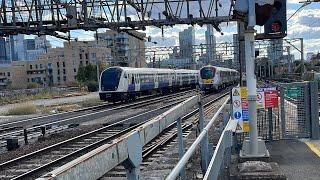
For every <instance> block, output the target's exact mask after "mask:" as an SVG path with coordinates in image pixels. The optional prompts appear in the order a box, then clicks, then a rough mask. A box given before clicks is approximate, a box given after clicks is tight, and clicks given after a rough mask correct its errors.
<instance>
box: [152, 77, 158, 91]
mask: <svg viewBox="0 0 320 180" xmlns="http://www.w3.org/2000/svg"><path fill="white" fill-rule="evenodd" d="M153 78H154V81H153V82H154V88H155V89H158V88H159V79H158V74H157V73H154V74H153Z"/></svg>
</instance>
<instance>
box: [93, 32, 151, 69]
mask: <svg viewBox="0 0 320 180" xmlns="http://www.w3.org/2000/svg"><path fill="white" fill-rule="evenodd" d="M130 33H131V35H129V34H127V33H125V32H117V31H112V30H107V31H106V32H103V33H98V34H97V36H96V39H97V41H98V42H99V43H103V44H106V45H107V46H108V47H109V48H111V54H112V59H110V63H109V64H110V65H111V66H127V67H146V60H145V45H144V38H145V36H146V34H145V33H140V32H137V31H131V32H130ZM132 35H134V36H132Z"/></svg>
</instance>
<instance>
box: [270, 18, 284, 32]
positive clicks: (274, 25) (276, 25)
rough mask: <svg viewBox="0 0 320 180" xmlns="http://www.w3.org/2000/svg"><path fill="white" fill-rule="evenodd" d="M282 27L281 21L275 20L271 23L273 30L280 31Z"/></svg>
mask: <svg viewBox="0 0 320 180" xmlns="http://www.w3.org/2000/svg"><path fill="white" fill-rule="evenodd" d="M281 27H282V24H281V22H279V21H276V22H273V23H272V24H271V30H272V31H273V32H279V31H280V29H281Z"/></svg>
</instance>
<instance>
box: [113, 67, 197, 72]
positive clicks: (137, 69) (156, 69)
mask: <svg viewBox="0 0 320 180" xmlns="http://www.w3.org/2000/svg"><path fill="white" fill-rule="evenodd" d="M109 68H118V69H121V70H123V71H126V72H131V73H133V72H138V73H141V72H144V73H155V72H156V73H161V72H162V73H164V72H165V73H170V72H172V73H174V72H177V73H197V70H189V69H159V68H133V67H120V66H114V67H109ZM109 68H108V69H109Z"/></svg>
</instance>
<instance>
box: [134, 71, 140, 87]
mask: <svg viewBox="0 0 320 180" xmlns="http://www.w3.org/2000/svg"><path fill="white" fill-rule="evenodd" d="M135 88H136V91H140V76H139V74H135Z"/></svg>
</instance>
